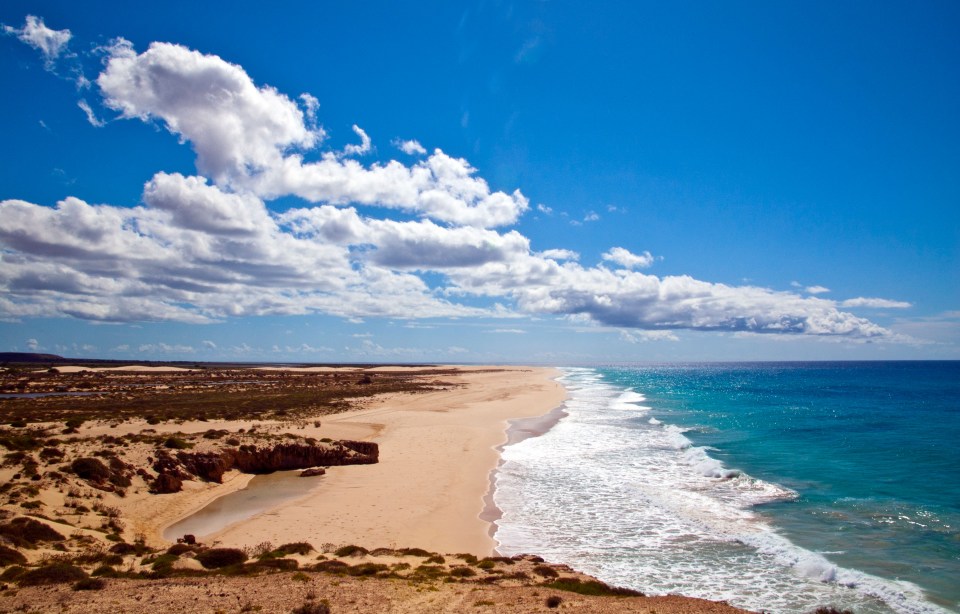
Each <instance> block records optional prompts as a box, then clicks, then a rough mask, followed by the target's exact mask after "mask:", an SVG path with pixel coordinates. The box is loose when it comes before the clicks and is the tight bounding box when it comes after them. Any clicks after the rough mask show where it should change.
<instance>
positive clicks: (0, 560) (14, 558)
mask: <svg viewBox="0 0 960 614" xmlns="http://www.w3.org/2000/svg"><path fill="white" fill-rule="evenodd" d="M26 562H27V557H25V556H23V554H21V553H20V552H19V551H17V550H14V549H13V548H8V547H6V546H4V545H0V567H6V566H7V565H23V564H24V563H26Z"/></svg>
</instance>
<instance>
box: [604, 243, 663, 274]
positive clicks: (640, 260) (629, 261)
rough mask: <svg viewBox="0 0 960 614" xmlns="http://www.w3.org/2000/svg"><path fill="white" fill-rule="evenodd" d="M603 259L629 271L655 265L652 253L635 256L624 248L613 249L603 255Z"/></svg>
mask: <svg viewBox="0 0 960 614" xmlns="http://www.w3.org/2000/svg"><path fill="white" fill-rule="evenodd" d="M603 259H604V260H607V261H609V262H613V263H615V264H619V265H620V266H622V267H626V268H628V269H645V268H647V267H649V266H650V265H651V264H653V255H652V254H651V253H650V252H646V251H645V252H643V253H642V254H634V253H632V252H630V251H629V250H626V249H624V248H622V247H614V248H611V249H610V250H609V251H608V252H606V253H605V254H603Z"/></svg>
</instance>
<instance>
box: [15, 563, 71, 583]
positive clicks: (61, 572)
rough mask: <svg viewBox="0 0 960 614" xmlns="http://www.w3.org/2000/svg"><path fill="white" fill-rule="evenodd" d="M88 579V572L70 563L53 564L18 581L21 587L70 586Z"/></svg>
mask: <svg viewBox="0 0 960 614" xmlns="http://www.w3.org/2000/svg"><path fill="white" fill-rule="evenodd" d="M86 578H87V572H85V571H84V570H82V569H80V568H79V567H77V566H76V565H71V564H70V563H52V564H50V565H44V566H43V567H38V568H36V569H31V570H30V571H28V572H26V573H24V574H23V575H21V576H20V578H19V579H18V582H19V583H20V586H39V585H42V584H68V583H70V582H78V581H80V580H84V579H86Z"/></svg>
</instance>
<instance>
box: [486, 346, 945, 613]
mask: <svg viewBox="0 0 960 614" xmlns="http://www.w3.org/2000/svg"><path fill="white" fill-rule="evenodd" d="M564 383H565V385H567V386H568V389H570V390H571V400H570V402H569V403H568V406H569V407H568V412H569V414H570V415H569V416H568V418H565V419H564V420H563V421H561V423H560V424H559V425H558V426H557V427H555V428H554V430H553V431H551V432H549V433H547V434H546V435H545V436H544V437H541V438H538V439H539V440H542V441H539V442H537V441H536V440H528V442H523V443H521V444H517V446H512V447H510V448H508V449H507V450H506V451H505V454H504V459H505V461H506V462H505V465H504V468H503V471H502V472H501V474H502V475H501V477H500V478H499V481H498V504H499V505H500V506H501V508H503V509H504V512H505V513H504V519H503V520H502V521H501V522H500V523H499V524H500V530H499V532H498V539H499V540H500V541H501V543H502V547H501V549H502V550H506V551H511V550H512V549H523V550H527V551H544V552H547V553H549V554H550V555H551V556H552V558H554V559H557V560H560V559H562V560H564V562H568V563H571V564H574V565H577V564H578V563H581V564H582V565H581V566H583V565H586V567H587V568H588V570H589V571H591V572H594V573H597V574H598V575H601V576H604V577H605V579H609V580H613V581H617V582H619V583H621V584H629V585H633V586H636V587H638V588H640V589H641V590H647V591H648V592H654V593H656V592H671V591H675V592H683V593H686V594H698V595H700V596H704V597H708V598H715V599H719V598H729V599H731V601H734V602H736V601H737V599H741V602H740V604H741V605H744V606H746V607H750V608H753V609H766V610H767V611H782V612H803V611H809V608H811V607H813V606H815V605H825V603H824V602H825V601H828V602H830V603H831V604H833V605H838V606H843V607H849V608H851V609H853V610H855V611H858V612H874V611H876V612H888V611H898V612H919V611H929V610H928V608H930V609H933V610H936V607H940V608H945V609H947V610H954V611H957V610H960V608H958V604H960V452H958V447H957V446H958V442H960V362H838V363H738V364H666V365H643V366H609V367H599V368H591V369H571V370H568V371H567V375H566V377H565V378H564ZM593 439H597V441H593ZM531 442H533V443H531ZM560 449H563V450H564V451H565V452H564V453H558V450H560ZM565 453H568V454H569V458H563V457H564V454H565ZM546 455H552V456H558V455H559V456H560V457H561V460H560V461H558V463H557V464H556V466H554V465H553V463H552V462H551V461H545V460H544V459H545V457H546ZM572 462H574V463H577V464H578V471H576V472H568V471H567V470H566V469H564V468H563V467H562V466H561V465H569V464H570V463H572ZM558 489H567V490H570V489H573V491H574V492H573V493H572V494H570V495H569V498H568V495H567V494H566V493H564V494H562V495H558V494H557V490H558ZM501 491H502V492H501ZM541 491H542V492H544V493H546V492H550V493H551V495H550V500H549V502H548V503H546V504H545V503H544V502H543V499H545V498H546V497H538V496H537V493H539V492H541ZM568 508H569V509H568ZM573 508H581V509H573ZM608 517H612V518H616V519H617V522H616V523H612V522H607V521H605V520H603V518H608ZM538 518H543V520H538ZM538 522H555V523H562V524H565V525H566V526H567V527H570V526H573V527H579V531H580V532H582V533H587V534H590V533H591V532H592V531H594V527H599V528H598V533H599V534H598V535H589V536H588V537H585V538H584V539H583V540H582V541H578V540H571V539H570V538H569V536H567V537H562V532H556V533H554V532H552V531H551V530H550V529H549V528H543V527H539V526H537V523H538ZM544 542H545V543H544ZM591 544H601V547H600V548H599V549H598V550H599V551H598V552H591V551H590V550H591ZM618 544H619V545H618ZM658 562H659V563H658ZM658 564H659V565H660V567H659V568H658ZM662 568H667V569H668V571H666V572H664V571H663V569H662ZM900 581H905V583H903V582H900ZM744 594H745V595H746V597H740V596H742V595H744Z"/></svg>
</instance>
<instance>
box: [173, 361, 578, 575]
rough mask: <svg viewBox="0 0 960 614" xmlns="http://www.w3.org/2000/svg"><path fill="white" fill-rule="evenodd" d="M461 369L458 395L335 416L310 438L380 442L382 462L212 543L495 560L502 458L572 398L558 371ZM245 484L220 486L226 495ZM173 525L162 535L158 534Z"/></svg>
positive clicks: (382, 401) (388, 398)
mask: <svg viewBox="0 0 960 614" xmlns="http://www.w3.org/2000/svg"><path fill="white" fill-rule="evenodd" d="M459 369H461V372H460V373H458V374H457V375H456V376H451V377H449V379H450V380H451V381H453V382H454V383H457V384H459V385H458V387H457V388H455V389H453V390H445V391H436V392H427V393H421V394H416V395H405V394H388V395H384V396H383V398H376V399H374V400H373V401H372V402H371V403H370V404H369V406H367V407H365V408H363V409H358V410H353V411H349V412H345V413H342V414H336V415H333V416H326V417H325V419H324V420H323V424H322V426H320V427H319V428H317V429H313V428H310V427H308V428H307V434H308V435H311V436H316V437H331V438H334V439H341V438H342V439H347V438H349V439H360V440H370V441H375V442H377V443H378V444H379V445H380V449H381V459H380V462H379V463H378V464H376V465H365V466H351V467H331V468H330V469H329V470H328V471H327V475H326V479H325V483H324V484H323V485H322V486H320V487H318V488H316V489H314V490H312V491H311V492H308V493H305V494H304V496H303V497H299V498H297V499H294V500H288V501H284V502H281V503H279V504H278V505H276V506H273V507H271V508H269V509H267V510H266V511H264V512H262V513H259V514H257V515H255V516H253V517H251V518H249V519H246V520H242V521H239V522H236V523H233V524H231V525H228V526H226V527H224V528H223V529H222V530H219V531H217V532H214V533H212V534H210V535H208V536H207V537H205V538H204V540H203V541H205V542H209V543H217V544H220V545H224V546H236V547H244V546H246V547H250V546H255V545H257V544H260V543H263V542H272V543H284V542H295V541H311V542H313V543H318V544H319V543H335V544H351V543H356V544H362V545H366V546H372V547H410V546H413V547H419V548H426V549H429V550H435V551H439V552H470V553H473V554H477V555H482V556H487V555H490V554H494V553H495V552H496V547H497V545H498V544H497V543H496V541H495V540H494V539H493V536H492V533H493V531H494V530H495V528H496V527H495V525H493V524H492V520H491V519H490V518H489V514H487V512H488V496H490V497H491V498H492V493H491V492H490V486H491V476H492V475H493V474H494V473H495V472H496V470H497V468H498V467H499V465H500V451H501V450H502V449H503V447H504V446H506V445H509V444H510V443H515V442H516V441H519V439H517V437H518V436H519V437H528V436H532V435H533V434H535V433H536V431H537V430H538V429H539V430H540V432H543V431H545V430H546V428H545V427H544V424H547V423H549V424H550V426H552V424H554V423H555V422H556V420H557V419H559V417H554V418H546V417H547V416H551V415H552V414H553V413H554V412H555V411H556V410H558V409H559V408H560V407H561V406H562V403H563V401H564V400H565V399H566V397H567V392H566V389H565V388H564V387H563V386H562V385H561V384H560V383H559V382H557V381H556V378H557V376H558V372H557V371H556V370H555V369H549V368H539V367H538V368H523V367H468V368H463V367H460V368H459ZM545 419H546V422H544V420H545ZM547 428H548V427H547ZM310 431H315V432H310ZM245 485H246V484H243V485H239V484H238V485H237V487H235V488H228V489H219V488H218V489H217V490H218V491H219V493H218V495H219V496H222V495H225V494H228V492H227V491H229V492H233V491H235V490H239V489H240V488H242V487H243V486H245ZM204 505H205V504H204ZM202 507H203V506H202V505H201V506H197V507H196V508H195V509H200V508H202ZM186 516H187V515H184V516H181V517H179V518H177V519H176V520H175V522H178V521H181V520H183V519H184V518H185V517H186ZM165 524H166V526H170V525H171V524H173V523H172V522H170V523H168V524H167V523H165ZM166 526H165V527H157V529H158V530H157V533H160V532H161V531H162V530H163V529H165V528H166Z"/></svg>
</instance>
